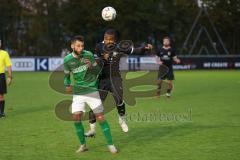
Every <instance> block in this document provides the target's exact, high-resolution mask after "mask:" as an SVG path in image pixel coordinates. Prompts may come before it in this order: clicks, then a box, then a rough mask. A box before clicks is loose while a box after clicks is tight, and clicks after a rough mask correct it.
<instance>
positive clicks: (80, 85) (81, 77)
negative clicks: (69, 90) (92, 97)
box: [64, 50, 101, 95]
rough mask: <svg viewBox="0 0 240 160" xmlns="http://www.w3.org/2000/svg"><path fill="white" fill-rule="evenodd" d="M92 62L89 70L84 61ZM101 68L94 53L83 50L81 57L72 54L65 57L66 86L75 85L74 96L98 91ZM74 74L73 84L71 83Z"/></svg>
mask: <svg viewBox="0 0 240 160" xmlns="http://www.w3.org/2000/svg"><path fill="white" fill-rule="evenodd" d="M85 59H88V60H90V62H91V64H92V66H93V67H92V68H88V66H87V64H86V63H84V60H85ZM100 72H101V67H100V66H99V65H98V64H97V63H96V61H95V60H94V56H93V54H92V52H90V51H86V50H83V52H82V53H81V55H78V56H76V55H74V53H70V54H68V55H67V56H65V57H64V74H65V76H64V85H65V86H70V85H73V94H76V95H82V94H88V93H91V92H95V91H97V89H98V75H99V73H100ZM71 74H72V76H73V77H72V79H73V81H74V82H73V84H72V83H71V77H70V75H71Z"/></svg>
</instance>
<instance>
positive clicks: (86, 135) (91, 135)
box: [84, 130, 96, 137]
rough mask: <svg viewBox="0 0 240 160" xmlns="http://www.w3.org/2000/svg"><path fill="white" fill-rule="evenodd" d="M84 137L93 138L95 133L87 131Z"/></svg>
mask: <svg viewBox="0 0 240 160" xmlns="http://www.w3.org/2000/svg"><path fill="white" fill-rule="evenodd" d="M84 135H85V137H95V136H96V132H95V130H89V131H88V132H87V133H85V134H84Z"/></svg>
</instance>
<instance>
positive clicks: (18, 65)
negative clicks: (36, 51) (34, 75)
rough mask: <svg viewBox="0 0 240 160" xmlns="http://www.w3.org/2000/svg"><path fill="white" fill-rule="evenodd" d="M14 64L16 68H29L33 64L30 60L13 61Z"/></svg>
mask: <svg viewBox="0 0 240 160" xmlns="http://www.w3.org/2000/svg"><path fill="white" fill-rule="evenodd" d="M14 66H15V67H16V68H30V67H32V66H33V63H32V62H15V64H14Z"/></svg>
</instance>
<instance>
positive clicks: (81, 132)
mask: <svg viewBox="0 0 240 160" xmlns="http://www.w3.org/2000/svg"><path fill="white" fill-rule="evenodd" d="M74 126H75V128H76V132H77V136H78V139H79V141H80V143H81V144H86V140H85V136H84V128H83V124H82V122H75V123H74Z"/></svg>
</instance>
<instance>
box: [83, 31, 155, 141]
mask: <svg viewBox="0 0 240 160" xmlns="http://www.w3.org/2000/svg"><path fill="white" fill-rule="evenodd" d="M116 43H117V32H116V30H114V29H108V30H106V32H105V33H104V40H103V42H101V43H98V44H97V45H96V48H95V53H94V54H95V56H96V57H98V58H99V59H100V60H101V61H103V63H104V66H103V69H102V74H101V76H100V77H99V80H100V82H99V92H100V98H101V99H102V101H104V100H105V99H106V97H107V94H108V92H111V93H112V95H113V97H114V100H115V104H116V107H117V110H118V114H119V124H120V126H121V128H122V131H123V132H128V126H127V124H126V119H125V113H126V109H125V103H124V101H123V87H122V78H121V74H120V70H119V62H120V58H121V56H123V55H124V54H128V55H129V54H132V53H135V54H141V53H144V52H145V51H146V50H149V49H152V45H150V44H147V45H145V46H144V47H139V48H134V47H133V46H132V47H129V48H127V49H124V50H119V51H113V52H106V51H105V49H104V47H105V46H106V45H108V44H116ZM89 122H90V130H89V131H88V132H87V133H86V134H85V135H86V136H87V137H89V136H94V135H95V133H96V132H95V122H96V118H95V116H94V114H93V112H91V111H90V112H89Z"/></svg>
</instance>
